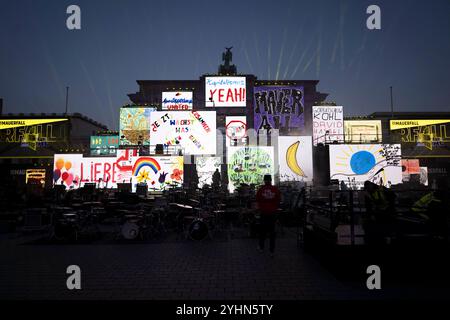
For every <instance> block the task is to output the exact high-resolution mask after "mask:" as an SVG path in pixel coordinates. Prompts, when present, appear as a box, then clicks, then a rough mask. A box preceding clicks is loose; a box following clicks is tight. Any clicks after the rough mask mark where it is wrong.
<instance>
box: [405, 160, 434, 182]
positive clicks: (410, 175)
mask: <svg viewBox="0 0 450 320" xmlns="http://www.w3.org/2000/svg"><path fill="white" fill-rule="evenodd" d="M401 163H402V181H403V182H409V181H412V180H413V179H416V181H418V182H419V183H421V184H423V185H425V186H427V185H428V168H427V167H421V166H420V161H419V159H402V161H401Z"/></svg>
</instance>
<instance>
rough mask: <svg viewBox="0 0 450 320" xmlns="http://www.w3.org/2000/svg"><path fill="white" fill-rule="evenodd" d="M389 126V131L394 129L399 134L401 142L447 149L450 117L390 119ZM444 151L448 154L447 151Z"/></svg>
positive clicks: (431, 148) (429, 148)
mask: <svg viewBox="0 0 450 320" xmlns="http://www.w3.org/2000/svg"><path fill="white" fill-rule="evenodd" d="M390 128H391V131H396V132H398V133H399V134H400V140H401V142H402V143H412V144H416V145H417V146H423V147H425V148H427V149H428V150H433V149H444V150H445V149H447V150H448V143H449V142H450V119H435V120H391V121H390ZM441 152H442V150H441ZM446 153H447V154H448V152H446Z"/></svg>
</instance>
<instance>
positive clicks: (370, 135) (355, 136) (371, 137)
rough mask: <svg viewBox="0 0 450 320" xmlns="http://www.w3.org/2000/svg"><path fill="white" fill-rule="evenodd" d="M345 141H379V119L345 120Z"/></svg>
mask: <svg viewBox="0 0 450 320" xmlns="http://www.w3.org/2000/svg"><path fill="white" fill-rule="evenodd" d="M344 131H345V142H347V143H368V142H378V143H380V142H381V120H345V121H344Z"/></svg>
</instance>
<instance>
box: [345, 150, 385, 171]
mask: <svg viewBox="0 0 450 320" xmlns="http://www.w3.org/2000/svg"><path fill="white" fill-rule="evenodd" d="M377 147H378V149H377ZM380 151H381V148H379V145H378V146H377V145H359V146H351V145H347V149H342V151H341V154H340V155H339V156H336V166H338V167H340V168H341V170H339V171H338V172H337V173H341V174H349V173H350V174H357V175H362V174H366V173H368V172H369V171H370V170H371V169H372V168H373V167H375V166H376V164H377V163H379V162H380V161H383V160H384V157H383V156H382V155H381V153H380Z"/></svg>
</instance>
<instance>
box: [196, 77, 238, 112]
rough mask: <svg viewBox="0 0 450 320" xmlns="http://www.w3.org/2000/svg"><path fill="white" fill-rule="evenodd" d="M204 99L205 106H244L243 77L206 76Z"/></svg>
mask: <svg viewBox="0 0 450 320" xmlns="http://www.w3.org/2000/svg"><path fill="white" fill-rule="evenodd" d="M205 99H206V101H205V105H206V106H207V107H245V106H246V105H247V93H246V83H245V77H206V78H205ZM210 99H212V100H210Z"/></svg>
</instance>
